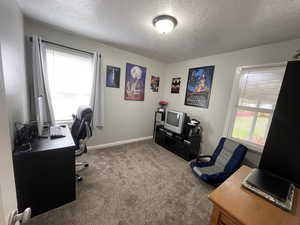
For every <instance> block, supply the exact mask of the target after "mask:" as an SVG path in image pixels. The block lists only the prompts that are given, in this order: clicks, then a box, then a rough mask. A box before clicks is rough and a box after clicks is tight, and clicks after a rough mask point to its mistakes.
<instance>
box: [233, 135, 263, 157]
mask: <svg viewBox="0 0 300 225" xmlns="http://www.w3.org/2000/svg"><path fill="white" fill-rule="evenodd" d="M228 138H229V139H231V140H233V141H235V142H237V143H240V144H242V145H245V146H246V147H247V148H249V150H251V151H253V152H258V153H262V152H263V150H264V146H263V145H257V144H254V143H251V142H248V141H245V140H241V139H238V138H234V137H228Z"/></svg>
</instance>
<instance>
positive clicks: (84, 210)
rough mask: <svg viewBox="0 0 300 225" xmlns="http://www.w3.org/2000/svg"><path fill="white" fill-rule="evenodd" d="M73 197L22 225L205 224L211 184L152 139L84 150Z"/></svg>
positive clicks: (210, 206) (207, 216)
mask: <svg viewBox="0 0 300 225" xmlns="http://www.w3.org/2000/svg"><path fill="white" fill-rule="evenodd" d="M83 159H85V160H87V161H88V162H89V163H90V167H89V168H87V169H86V170H84V171H82V172H81V175H82V176H83V178H84V180H83V181H82V182H81V183H79V184H78V185H77V200H76V201H74V202H72V203H69V204H67V205H65V206H63V207H60V208H57V209H54V210H52V211H50V212H47V213H44V214H42V215H40V216H37V217H35V218H33V219H32V220H31V221H30V222H28V223H27V225H65V224H72V225H179V224H180V225H196V224H197V225H207V224H208V221H209V216H210V213H211V210H212V204H211V203H210V202H209V200H208V199H207V195H208V193H209V192H210V191H212V189H213V188H212V187H211V186H209V185H207V184H205V183H203V182H201V181H200V180H198V179H197V178H196V177H195V176H194V175H193V174H192V171H191V169H190V167H189V166H188V163H187V162H186V161H184V160H183V159H181V158H179V157H178V156H176V155H174V154H173V153H171V152H169V151H167V150H165V149H163V148H161V147H160V146H158V145H156V144H154V142H153V141H152V140H150V141H144V142H139V143H133V144H128V145H123V146H118V147H112V148H108V149H102V150H95V151H89V152H88V154H86V155H85V156H84V157H83Z"/></svg>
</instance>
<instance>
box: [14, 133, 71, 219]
mask: <svg viewBox="0 0 300 225" xmlns="http://www.w3.org/2000/svg"><path fill="white" fill-rule="evenodd" d="M64 129H65V131H64V132H65V134H66V137H64V138H59V139H53V140H51V139H50V138H38V137H36V138H34V139H33V140H32V150H31V151H29V152H14V154H13V165H14V174H15V182H16V191H17V201H18V210H19V211H20V212H22V211H24V210H25V209H26V208H27V207H30V208H31V209H32V216H36V215H39V214H41V213H44V212H46V211H49V210H51V209H54V208H56V207H59V206H62V205H64V204H66V203H69V202H71V201H74V200H75V198H76V192H75V184H76V182H75V181H76V180H75V154H74V152H75V149H76V145H75V144H74V141H73V138H72V136H71V133H70V130H69V129H68V128H64Z"/></svg>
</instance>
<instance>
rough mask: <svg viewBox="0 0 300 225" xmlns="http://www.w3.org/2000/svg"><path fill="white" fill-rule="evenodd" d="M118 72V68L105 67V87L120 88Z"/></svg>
mask: <svg viewBox="0 0 300 225" xmlns="http://www.w3.org/2000/svg"><path fill="white" fill-rule="evenodd" d="M120 71H121V69H120V68H119V67H114V66H106V87H111V88H119V87H120Z"/></svg>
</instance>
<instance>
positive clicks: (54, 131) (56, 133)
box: [50, 126, 66, 139]
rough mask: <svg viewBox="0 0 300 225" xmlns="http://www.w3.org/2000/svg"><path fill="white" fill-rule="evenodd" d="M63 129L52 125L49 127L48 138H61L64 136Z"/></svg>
mask: <svg viewBox="0 0 300 225" xmlns="http://www.w3.org/2000/svg"><path fill="white" fill-rule="evenodd" d="M65 136H66V135H65V134H64V131H63V129H62V128H61V127H58V126H52V127H50V138H51V139H53V138H62V137H65Z"/></svg>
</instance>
